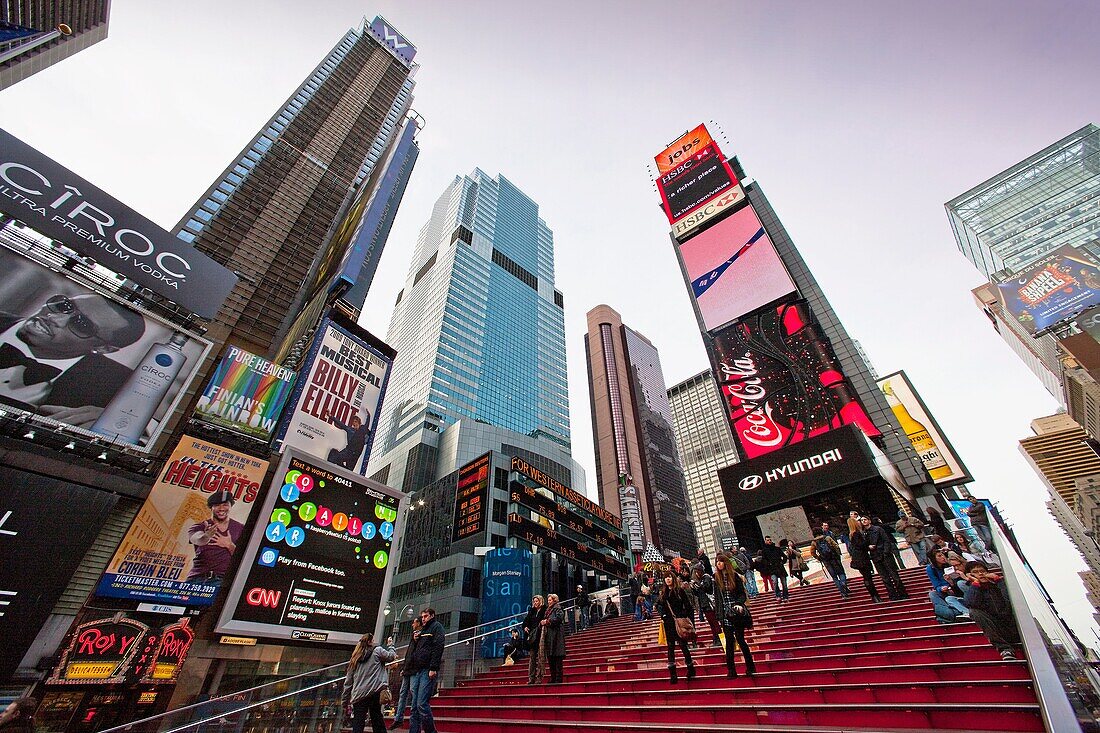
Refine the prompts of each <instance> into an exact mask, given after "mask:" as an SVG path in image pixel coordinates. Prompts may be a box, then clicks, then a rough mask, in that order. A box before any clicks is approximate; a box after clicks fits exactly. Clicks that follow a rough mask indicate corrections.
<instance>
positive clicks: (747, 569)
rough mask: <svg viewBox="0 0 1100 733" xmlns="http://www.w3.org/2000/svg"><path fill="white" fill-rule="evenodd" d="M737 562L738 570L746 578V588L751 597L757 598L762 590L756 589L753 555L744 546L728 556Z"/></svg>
mask: <svg viewBox="0 0 1100 733" xmlns="http://www.w3.org/2000/svg"><path fill="white" fill-rule="evenodd" d="M728 559H731V560H733V561H734V562H736V563H737V568H736V569H737V572H739V573H741V577H743V578H744V579H745V589H746V590H747V591H748V592H749V598H756V597H757V596H758V595H760V591H758V590H757V589H756V573H755V572H753V569H752V555H750V554H749V551H748V550H747V549H746V548H744V547H739V548H738V549H737V554H736V555H734V556H733V557H732V558H728Z"/></svg>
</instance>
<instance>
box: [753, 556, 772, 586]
mask: <svg viewBox="0 0 1100 733" xmlns="http://www.w3.org/2000/svg"><path fill="white" fill-rule="evenodd" d="M767 567H768V566H767V563H765V562H764V551H763V550H760V551H758V552H757V553H756V554H755V555H753V556H752V569H753V570H755V571H756V572H758V573H760V585H762V586H763V587H764V593H771V592H772V576H771V575H769V574H768V572H767Z"/></svg>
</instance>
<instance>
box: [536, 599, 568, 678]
mask: <svg viewBox="0 0 1100 733" xmlns="http://www.w3.org/2000/svg"><path fill="white" fill-rule="evenodd" d="M541 623H542V640H541V643H542V651H543V654H544V655H545V656H546V658H547V659H548V660H549V662H550V684H552V685H558V684H561V683H562V682H564V681H565V680H564V679H563V677H564V675H565V670H564V667H565V610H564V609H563V608H562V607H561V602H560V601H558V596H557V594H556V593H551V594H550V595H548V596H546V618H544V619H543V620H542V621H541Z"/></svg>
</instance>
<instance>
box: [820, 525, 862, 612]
mask: <svg viewBox="0 0 1100 733" xmlns="http://www.w3.org/2000/svg"><path fill="white" fill-rule="evenodd" d="M828 526H829V525H827V524H823V525H822V529H815V530H814V539H813V541H812V542H811V543H810V555H812V556H813V558H814V559H815V560H817V561H818V562H819V563H821V567H823V568H825V572H826V573H828V575H829V577H830V578H831V579H832V581H833V583H834V584H835V585H836V589H837V590H838V591H840V597H841V598H849V597H850V596H851V595H852V594H851V591H849V590H848V576H847V575H846V574H845V573H844V563H843V561H842V560H841V557H840V545H838V544H837V541H836V540H834V539H833V538H832V537H830V536H828V535H827V534H825V532H826V531H827V530H826V529H824V528H825V527H828Z"/></svg>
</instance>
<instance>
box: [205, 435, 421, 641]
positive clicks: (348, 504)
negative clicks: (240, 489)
mask: <svg viewBox="0 0 1100 733" xmlns="http://www.w3.org/2000/svg"><path fill="white" fill-rule="evenodd" d="M404 498H405V497H404V494H402V493H400V492H399V491H397V490H396V489H391V488H389V487H388V486H384V485H382V484H380V483H378V482H377V481H371V480H369V479H365V478H363V477H362V476H359V475H358V474H355V473H352V472H350V471H346V470H344V469H341V468H339V467H338V466H334V465H332V464H328V463H325V462H324V461H318V460H315V459H312V458H309V457H307V456H305V455H303V454H302V453H301V452H299V451H296V450H288V451H287V452H286V454H284V457H283V462H282V463H281V464H280V466H279V469H278V470H277V471H276V474H275V480H274V481H273V483H272V486H271V488H270V489H269V491H268V496H267V500H266V501H265V502H264V505H263V508H262V509H261V513H260V520H259V521H258V522H257V523H256V528H255V530H254V531H253V533H252V537H251V538H250V539H249V542H248V547H247V550H246V552H245V553H244V555H243V557H242V559H241V569H240V570H239V571H238V572H237V575H236V577H235V578H234V580H233V585H232V588H231V589H230V592H229V594H228V596H227V598H226V602H225V609H224V610H223V611H222V615H221V618H220V619H219V620H218V626H217V632H218V633H226V634H239V635H243V636H259V637H265V638H271V639H283V640H288V641H295V640H296V641H308V642H328V643H336V644H354V643H356V642H357V641H358V640H359V637H360V636H362V635H363V634H364V633H366V632H368V631H374V632H376V633H378V632H379V631H380V628H379V627H380V624H381V619H380V618H379V610H380V608H381V601H382V599H383V598H385V597H386V594H387V593H388V592H389V583H390V577H391V574H392V566H391V563H390V553H391V552H392V548H393V546H394V545H395V544H396V542H397V541H398V536H399V534H400V533H401V532H402V531H404V528H403V527H402V526H400V525H399V524H398V517H399V516H402V514H401V511H402V510H403V508H404V507H403V505H402V503H401V502H402V500H403V499H404Z"/></svg>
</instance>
